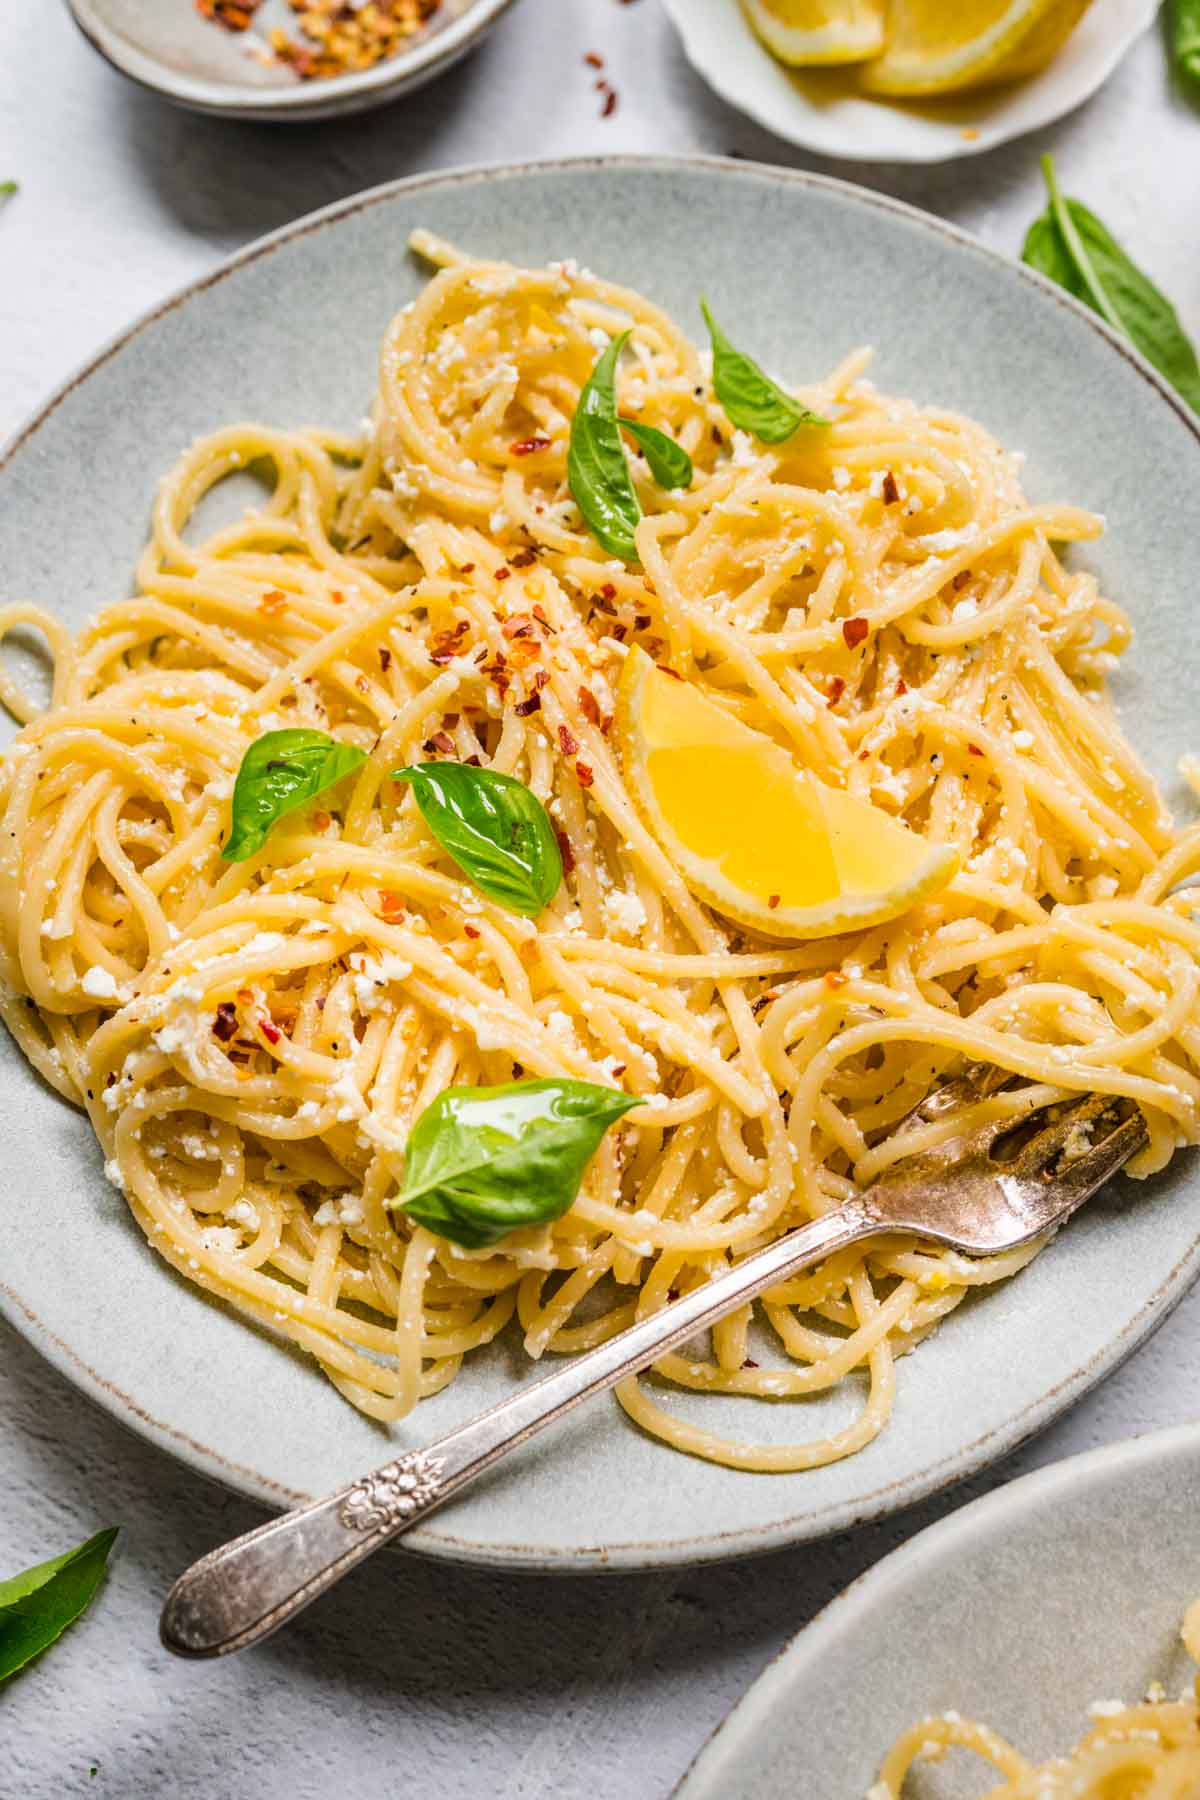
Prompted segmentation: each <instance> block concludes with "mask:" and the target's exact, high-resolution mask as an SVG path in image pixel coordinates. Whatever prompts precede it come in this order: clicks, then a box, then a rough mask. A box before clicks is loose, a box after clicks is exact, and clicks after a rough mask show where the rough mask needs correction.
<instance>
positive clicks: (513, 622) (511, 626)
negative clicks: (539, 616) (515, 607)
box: [500, 613, 533, 638]
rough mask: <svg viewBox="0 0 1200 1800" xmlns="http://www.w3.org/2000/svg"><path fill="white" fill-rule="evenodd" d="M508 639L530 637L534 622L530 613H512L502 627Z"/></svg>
mask: <svg viewBox="0 0 1200 1800" xmlns="http://www.w3.org/2000/svg"><path fill="white" fill-rule="evenodd" d="M500 629H501V631H502V632H503V633H504V636H505V637H506V638H519V637H530V636H531V635H532V633H533V620H532V619H531V618H530V616H529V614H528V613H511V614H510V615H509V617H508V618H507V619H505V621H504V623H503V625H501V627H500Z"/></svg>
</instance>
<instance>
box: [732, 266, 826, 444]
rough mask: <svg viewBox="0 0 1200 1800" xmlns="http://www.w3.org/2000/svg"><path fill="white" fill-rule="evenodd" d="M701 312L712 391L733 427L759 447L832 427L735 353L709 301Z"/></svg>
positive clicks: (750, 361)
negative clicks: (708, 346)
mask: <svg viewBox="0 0 1200 1800" xmlns="http://www.w3.org/2000/svg"><path fill="white" fill-rule="evenodd" d="M700 311H701V312H702V313H703V314H704V323H705V324H706V325H707V326H708V335H709V337H710V338H711V339H712V355H713V391H714V393H715V394H716V396H717V399H718V400H719V401H720V403H721V405H722V407H724V409H725V414H726V417H727V418H728V419H729V422H730V424H731V425H736V426H737V428H738V430H739V431H748V432H749V433H750V435H751V437H756V438H758V440H759V442H760V443H763V444H782V443H784V442H785V441H786V440H787V439H788V438H790V437H792V436H793V435H794V433H795V432H797V431H799V429H800V427H801V426H802V425H829V424H830V423H831V421H830V420H829V419H826V418H823V417H822V415H821V414H820V413H815V412H813V411H811V409H810V408H809V407H807V406H802V405H801V404H800V402H799V400H793V398H792V396H791V395H790V394H789V393H787V392H785V390H784V389H783V388H781V387H780V386H779V384H778V383H777V382H774V381H772V380H771V377H770V376H769V375H766V374H764V373H763V371H762V370H761V369H760V368H759V366H758V364H757V363H756V362H755V361H754V360H753V359H752V358H751V357H749V356H746V355H745V354H744V352H743V351H741V350H735V349H734V347H733V345H732V344H731V343H730V341H729V339H728V338H727V337H726V336H725V333H724V332H723V331H722V330H721V327H720V326H719V325H718V324H717V322H716V320H715V319H714V318H713V316H712V314H711V313H710V312H709V310H708V301H707V300H703V299H702V300H701V302H700Z"/></svg>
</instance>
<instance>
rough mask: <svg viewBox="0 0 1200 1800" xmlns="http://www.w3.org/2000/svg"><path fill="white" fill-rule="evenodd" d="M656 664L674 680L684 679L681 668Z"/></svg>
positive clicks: (656, 666) (657, 667)
mask: <svg viewBox="0 0 1200 1800" xmlns="http://www.w3.org/2000/svg"><path fill="white" fill-rule="evenodd" d="M654 666H655V668H656V669H661V670H662V672H663V674H664V675H669V676H670V677H671V680H672V681H682V680H683V676H682V675H681V674H680V673H679V670H678V669H672V668H669V667H668V666H667V664H666V663H655V665H654ZM605 729H606V730H607V726H606V727H605Z"/></svg>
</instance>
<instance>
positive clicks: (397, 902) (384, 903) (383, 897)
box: [379, 888, 406, 925]
mask: <svg viewBox="0 0 1200 1800" xmlns="http://www.w3.org/2000/svg"><path fill="white" fill-rule="evenodd" d="M379 910H380V912H381V913H382V914H383V916H384V918H385V919H386V920H387V921H388V923H389V924H393V925H394V924H395V923H396V921H397V920H398V919H403V918H404V917H405V916H406V914H405V906H404V895H403V894H397V893H395V892H394V891H393V890H392V889H391V888H380V890H379Z"/></svg>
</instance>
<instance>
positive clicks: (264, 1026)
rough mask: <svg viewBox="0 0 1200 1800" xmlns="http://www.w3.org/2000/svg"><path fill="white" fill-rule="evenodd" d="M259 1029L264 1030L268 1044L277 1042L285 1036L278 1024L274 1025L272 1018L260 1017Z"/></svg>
mask: <svg viewBox="0 0 1200 1800" xmlns="http://www.w3.org/2000/svg"><path fill="white" fill-rule="evenodd" d="M258 1029H259V1030H260V1031H261V1032H262V1034H263V1036H264V1037H265V1038H266V1040H267V1042H268V1044H277V1043H278V1042H279V1040H280V1038H281V1037H282V1036H283V1033H282V1031H280V1029H279V1027H278V1025H272V1023H271V1021H270V1019H260V1020H259V1021H258Z"/></svg>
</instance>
